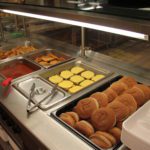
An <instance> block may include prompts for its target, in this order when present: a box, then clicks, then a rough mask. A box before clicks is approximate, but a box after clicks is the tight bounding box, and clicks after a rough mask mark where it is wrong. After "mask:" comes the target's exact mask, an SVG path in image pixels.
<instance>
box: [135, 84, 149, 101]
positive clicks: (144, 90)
mask: <svg viewBox="0 0 150 150" xmlns="http://www.w3.org/2000/svg"><path fill="white" fill-rule="evenodd" d="M135 87H138V88H139V89H141V90H142V91H143V93H144V95H145V101H147V100H149V99H150V88H149V87H148V86H146V85H144V84H137V85H135Z"/></svg>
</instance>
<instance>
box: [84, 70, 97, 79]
mask: <svg viewBox="0 0 150 150" xmlns="http://www.w3.org/2000/svg"><path fill="white" fill-rule="evenodd" d="M94 75H95V74H94V72H92V71H89V70H88V71H84V72H82V73H81V76H82V77H84V78H85V79H91V78H93V77H94Z"/></svg>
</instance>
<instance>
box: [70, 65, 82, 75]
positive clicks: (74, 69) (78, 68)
mask: <svg viewBox="0 0 150 150" xmlns="http://www.w3.org/2000/svg"><path fill="white" fill-rule="evenodd" d="M84 70H85V69H84V68H82V67H79V66H75V67H73V68H71V72H72V73H73V74H80V73H81V72H83V71H84Z"/></svg>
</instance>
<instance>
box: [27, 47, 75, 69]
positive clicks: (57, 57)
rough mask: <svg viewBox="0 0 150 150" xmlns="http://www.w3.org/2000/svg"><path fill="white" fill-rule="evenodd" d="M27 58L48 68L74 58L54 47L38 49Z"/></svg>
mask: <svg viewBox="0 0 150 150" xmlns="http://www.w3.org/2000/svg"><path fill="white" fill-rule="evenodd" d="M26 58H27V59H30V60H31V61H34V62H35V63H37V64H38V65H40V66H42V67H44V68H46V69H47V68H50V67H52V66H55V65H59V64H61V63H64V62H67V61H69V60H72V59H74V58H73V57H71V56H69V55H67V54H64V53H63V52H60V51H58V50H52V49H46V50H42V51H37V52H35V53H33V54H31V55H28V56H27V57H26Z"/></svg>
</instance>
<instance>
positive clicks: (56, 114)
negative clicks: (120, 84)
mask: <svg viewBox="0 0 150 150" xmlns="http://www.w3.org/2000/svg"><path fill="white" fill-rule="evenodd" d="M121 77H122V76H116V77H115V78H113V79H110V80H108V81H107V82H105V83H104V84H102V85H101V86H99V87H98V88H96V89H93V90H91V91H90V92H88V93H86V94H84V95H82V96H81V97H78V98H76V99H74V100H73V101H71V102H69V103H67V104H66V105H64V106H62V107H60V108H58V109H57V110H55V111H53V112H52V113H51V114H50V115H51V116H52V117H53V118H54V119H55V120H56V121H58V122H59V123H60V124H61V125H63V126H64V127H65V128H67V129H68V130H69V131H70V132H72V133H73V134H75V135H76V136H77V137H79V138H80V139H82V140H83V141H85V142H86V143H87V144H88V145H90V146H91V147H92V148H94V149H97V150H101V149H102V148H100V147H98V146H97V145H95V144H94V143H93V142H91V141H90V140H89V139H88V138H87V137H85V136H84V135H83V134H81V133H79V132H78V131H77V130H75V129H74V128H72V127H71V126H69V125H67V124H66V123H65V122H63V121H62V120H61V119H60V118H59V115H60V114H62V113H65V112H67V111H72V109H73V108H74V107H75V106H76V104H77V103H78V101H80V100H81V99H83V98H86V97H89V96H90V95H91V94H93V93H94V92H97V91H103V90H105V89H106V88H107V87H109V86H110V85H111V84H112V83H113V82H115V81H117V80H119V79H120V78H121ZM120 145H121V142H120V143H118V144H117V145H116V146H114V147H113V148H110V149H108V150H116V149H117V148H118V147H120Z"/></svg>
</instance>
